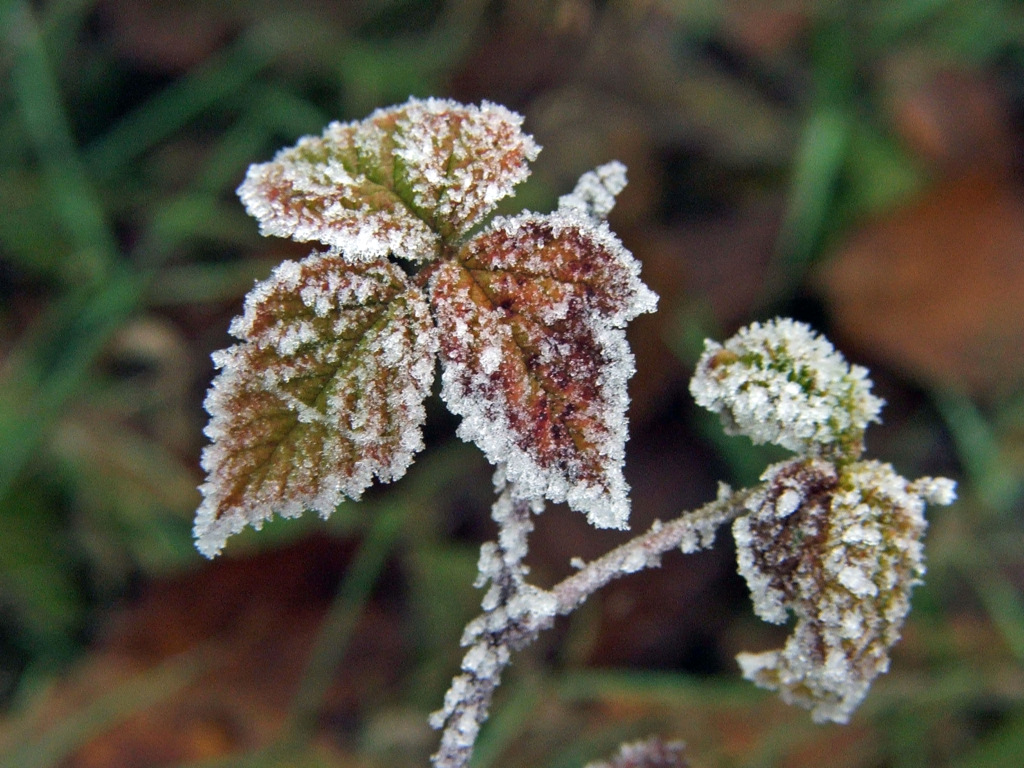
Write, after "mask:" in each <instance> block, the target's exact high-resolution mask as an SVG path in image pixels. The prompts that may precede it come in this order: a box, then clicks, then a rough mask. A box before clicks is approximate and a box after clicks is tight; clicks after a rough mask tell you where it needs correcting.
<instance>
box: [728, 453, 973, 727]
mask: <svg viewBox="0 0 1024 768" xmlns="http://www.w3.org/2000/svg"><path fill="white" fill-rule="evenodd" d="M762 479H763V480H764V486H763V488H762V489H761V490H760V491H759V492H757V493H755V494H754V495H753V496H752V497H751V498H750V499H748V500H747V503H746V507H747V509H748V511H749V514H747V515H745V516H744V517H740V518H738V519H737V520H736V521H735V523H734V524H733V535H734V538H735V540H736V548H737V559H738V563H739V571H740V573H741V574H742V575H743V577H744V578H745V579H746V581H747V585H748V586H749V588H750V593H751V598H752V600H753V603H754V610H755V612H756V613H757V614H758V615H759V616H760V617H761V618H762V619H764V620H765V621H770V622H773V623H776V624H781V623H784V622H785V621H787V619H788V618H789V614H792V615H793V616H795V618H796V625H795V627H794V629H793V632H792V634H791V635H790V637H789V638H788V639H787V641H786V644H785V647H783V648H782V649H779V650H775V651H768V652H764V653H756V654H754V653H743V654H740V655H739V656H738V657H737V660H738V661H739V663H740V666H741V668H742V670H743V675H744V677H746V678H748V679H750V680H752V681H753V682H755V683H757V684H758V685H760V686H762V687H765V688H770V689H773V690H778V691H779V692H780V694H781V696H782V698H783V700H784V701H786V702H787V703H795V704H799V705H801V706H804V707H807V708H808V709H810V710H811V714H812V717H813V718H814V720H815V721H818V722H823V721H828V720H831V721H834V722H839V723H845V722H847V720H849V717H850V714H851V713H852V712H853V710H854V709H855V708H856V707H857V705H858V704H860V702H861V700H862V699H863V698H864V696H865V695H866V694H867V691H868V688H869V686H870V685H871V681H872V680H873V679H874V678H875V677H877V676H878V675H879V674H881V673H883V672H885V671H886V670H887V669H888V667H889V649H890V648H891V647H892V646H893V644H895V643H896V641H897V640H898V639H899V636H900V628H901V627H902V625H903V621H904V619H905V618H906V615H907V613H908V611H909V610H910V592H911V589H912V588H913V587H914V586H915V585H916V584H919V583H920V579H921V577H922V576H923V575H924V570H925V568H924V555H923V544H922V537H923V536H924V531H925V527H926V523H925V519H924V508H925V503H926V502H929V503H934V504H949V503H951V502H952V501H953V498H954V492H953V484H952V482H951V481H949V480H945V479H933V478H922V479H920V480H918V481H916V482H914V483H910V482H908V481H907V480H906V479H905V478H903V477H902V476H900V475H898V474H897V473H896V472H895V471H894V470H893V468H892V467H891V466H890V465H888V464H882V463H880V462H877V461H857V462H853V463H850V464H846V465H844V466H843V467H842V468H841V469H839V470H837V469H836V467H835V466H833V465H832V464H830V463H828V462H825V461H822V460H820V459H814V458H810V459H797V460H794V461H790V462H787V463H783V464H778V465H775V466H773V467H770V468H769V469H768V470H767V471H766V472H765V474H764V476H763V477H762Z"/></svg>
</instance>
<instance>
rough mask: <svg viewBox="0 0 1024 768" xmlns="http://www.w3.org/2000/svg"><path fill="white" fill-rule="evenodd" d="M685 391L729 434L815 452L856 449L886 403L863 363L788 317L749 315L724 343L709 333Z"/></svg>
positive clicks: (850, 452) (845, 452)
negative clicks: (753, 318) (752, 318)
mask: <svg viewBox="0 0 1024 768" xmlns="http://www.w3.org/2000/svg"><path fill="white" fill-rule="evenodd" d="M690 393H691V394H692V395H693V397H694V399H695V400H696V401H697V404H698V405H701V406H703V407H704V408H707V409H709V410H711V411H714V412H715V413H718V414H719V415H720V417H721V419H722V424H723V426H724V428H725V431H726V432H727V433H728V434H738V435H746V436H747V437H749V438H750V439H751V440H753V441H754V442H755V443H775V444H777V445H780V446H782V447H784V448H788V449H789V450H791V451H794V452H796V453H800V454H812V455H822V454H829V455H838V456H849V457H856V456H858V455H860V453H861V450H862V448H863V436H864V430H865V428H866V427H867V425H868V424H869V423H870V422H872V421H878V413H879V411H880V410H881V408H882V405H883V404H884V403H883V401H882V400H881V399H879V398H877V397H875V396H874V395H872V394H871V382H870V380H869V379H868V378H867V370H866V369H864V368H862V367H860V366H856V365H854V366H851V365H849V364H848V363H847V362H846V360H845V359H844V358H843V356H842V355H841V354H840V353H839V352H837V351H836V350H835V349H834V348H833V347H832V345H831V344H830V343H829V342H828V340H827V339H825V338H824V337H822V336H819V335H817V334H816V333H814V331H812V330H811V329H810V327H808V326H807V325H805V324H803V323H798V322H796V321H794V320H790V319H788V318H785V319H776V320H770V321H768V322H767V323H764V324H761V323H753V324H752V325H749V326H747V327H746V328H743V329H741V330H740V331H739V332H738V333H737V334H736V335H735V336H733V337H732V338H731V339H729V340H728V341H727V342H726V343H725V345H724V346H723V345H721V344H718V343H717V342H714V341H711V340H708V341H706V342H705V346H704V354H703V355H702V356H701V358H700V360H699V361H698V363H697V370H696V373H694V376H693V379H692V380H691V382H690Z"/></svg>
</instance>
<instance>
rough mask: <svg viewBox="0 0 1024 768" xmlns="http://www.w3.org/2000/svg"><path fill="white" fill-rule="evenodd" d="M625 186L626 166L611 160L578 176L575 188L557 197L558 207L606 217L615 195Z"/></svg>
mask: <svg viewBox="0 0 1024 768" xmlns="http://www.w3.org/2000/svg"><path fill="white" fill-rule="evenodd" d="M625 188H626V166H624V165H623V164H622V163H620V162H619V161H617V160H613V161H612V162H610V163H605V164H604V165H601V166H598V167H597V168H595V169H594V170H592V171H587V172H586V173H584V174H583V175H582V176H580V180H579V181H578V182H576V187H575V189H573V191H572V192H570V193H569V194H568V195H562V196H561V197H560V198H558V208H559V210H563V211H577V212H579V213H583V214H585V215H587V216H590V217H592V218H595V219H606V218H608V214H609V213H611V210H612V208H614V207H615V198H616V196H618V194H619V193H620V192H621V191H622V190H623V189H625Z"/></svg>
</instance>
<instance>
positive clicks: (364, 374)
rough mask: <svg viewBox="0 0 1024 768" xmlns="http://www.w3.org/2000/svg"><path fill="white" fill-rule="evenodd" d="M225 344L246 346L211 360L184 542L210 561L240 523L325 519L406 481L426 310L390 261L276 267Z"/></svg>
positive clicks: (417, 443)
mask: <svg viewBox="0 0 1024 768" xmlns="http://www.w3.org/2000/svg"><path fill="white" fill-rule="evenodd" d="M231 332H232V334H234V335H235V336H236V337H237V338H239V339H241V340H242V342H243V343H242V344H237V345H235V346H233V347H231V348H229V349H226V350H223V351H221V352H218V353H216V354H215V355H214V362H215V364H216V365H217V367H218V368H220V374H219V375H218V376H217V378H216V379H215V380H214V382H213V386H212V387H211V389H210V392H209V394H208V395H207V399H206V409H207V411H208V412H209V413H210V417H211V419H210V423H209V425H208V426H207V428H206V434H207V436H208V437H209V438H210V439H211V440H212V444H211V445H209V446H207V447H206V449H205V450H204V452H203V459H202V465H203V469H205V470H206V472H207V474H208V477H207V481H206V482H205V483H204V484H203V485H202V486H201V488H200V490H201V491H202V493H203V496H204V499H203V502H202V505H201V506H200V508H199V511H198V513H197V515H196V522H195V535H196V539H197V542H198V544H197V546H198V547H199V549H200V551H202V552H203V553H204V554H206V555H208V556H213V555H215V554H217V553H218V552H219V551H220V549H221V547H223V545H224V541H225V540H226V539H227V537H228V536H230V535H231V534H233V533H236V532H238V531H239V530H241V529H242V528H243V527H244V526H245V525H246V524H251V525H254V526H256V527H259V526H260V525H261V524H262V522H263V521H264V520H266V519H267V518H269V517H270V516H271V515H272V514H273V513H275V512H276V513H278V514H281V515H284V516H296V515H299V514H300V513H301V512H302V511H303V510H304V509H313V510H315V511H317V512H319V513H320V514H322V515H327V514H329V513H330V512H331V511H332V510H333V509H334V508H335V507H336V506H337V505H338V504H339V503H340V502H341V501H342V500H343V499H344V498H345V497H346V496H347V497H351V498H358V497H359V495H360V494H361V493H362V492H363V490H365V489H366V488H367V487H368V486H369V485H370V483H371V482H372V481H373V478H374V477H375V476H376V477H378V478H380V479H381V480H384V481H389V480H393V479H395V478H397V477H400V476H401V475H402V474H404V473H405V470H406V469H407V468H408V466H409V464H410V463H411V462H412V457H413V454H414V453H415V452H416V451H418V450H419V449H420V448H421V447H422V436H421V431H420V427H421V424H422V423H423V419H424V416H425V412H424V408H423V399H424V397H425V396H426V395H427V394H428V392H429V390H430V385H431V383H432V381H433V373H434V362H433V360H434V354H435V353H436V342H435V337H434V329H433V324H432V323H431V321H430V315H429V309H428V306H427V301H426V298H425V297H424V296H423V294H422V292H421V291H420V290H419V289H418V288H416V287H415V286H413V285H412V284H411V283H410V281H409V279H408V278H407V277H406V276H405V274H404V273H403V272H402V271H401V270H400V269H398V268H397V267H396V266H395V265H393V264H390V263H388V262H373V263H366V264H356V265H353V264H348V263H346V262H345V261H344V260H343V259H342V257H341V255H340V254H338V253H336V252H333V251H331V252H327V253H314V254H313V255H311V256H309V257H308V258H306V259H305V260H303V261H302V262H293V261H286V262H284V263H283V264H281V265H280V266H279V267H278V268H277V269H276V270H275V271H274V273H273V275H272V276H271V277H270V278H269V279H268V280H266V281H264V282H262V283H259V284H257V286H256V287H255V288H254V289H253V291H252V292H251V293H250V294H249V296H248V297H247V299H246V306H245V313H244V315H242V316H241V317H239V318H236V319H235V321H234V322H233V323H232V326H231Z"/></svg>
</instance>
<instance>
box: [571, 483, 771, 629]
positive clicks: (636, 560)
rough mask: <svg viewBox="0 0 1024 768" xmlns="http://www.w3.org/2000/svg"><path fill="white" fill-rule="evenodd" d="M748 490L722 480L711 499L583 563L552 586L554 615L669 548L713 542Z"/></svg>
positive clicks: (741, 509)
mask: <svg viewBox="0 0 1024 768" xmlns="http://www.w3.org/2000/svg"><path fill="white" fill-rule="evenodd" d="M752 493H753V489H749V488H748V489H743V490H740V491H733V490H732V489H731V488H730V487H729V486H727V485H725V484H722V485H720V486H719V489H718V498H716V499H715V500H714V501H712V502H710V503H708V504H705V505H704V506H703V507H699V508H698V509H695V510H692V511H690V512H684V513H683V514H682V515H680V516H679V517H677V518H675V519H674V520H671V521H669V522H667V523H663V522H661V521H660V520H656V521H655V522H654V524H653V525H652V526H651V528H650V530H648V531H647V533H644V534H641V535H640V536H637V537H635V538H633V539H630V540H629V541H627V542H626V543H625V544H623V545H621V546H619V547H616V548H615V549H613V550H612V551H611V552H608V553H607V554H605V555H603V556H601V557H599V558H598V559H597V560H594V561H592V562H590V563H587V564H585V565H583V566H582V567H580V570H579V571H578V572H577V573H574V574H573V575H572V576H569V577H568V578H566V579H564V580H562V581H561V582H559V583H558V584H556V585H555V586H554V587H552V589H551V593H552V594H553V595H554V598H555V601H556V609H555V610H556V612H557V615H559V616H567V615H568V614H570V613H572V612H573V611H574V610H576V608H578V607H579V606H580V605H581V604H582V603H583V602H584V601H585V600H586V599H587V598H588V597H590V595H592V594H593V593H594V592H596V591H597V590H599V589H600V588H601V587H603V586H604V585H605V584H607V583H609V582H610V581H612V580H613V579H617V578H618V577H619V576H624V575H626V574H628V573H635V572H637V571H640V570H643V569H644V568H651V567H655V566H658V565H660V564H661V556H662V555H663V554H665V553H666V552H668V551H669V550H672V549H676V548H679V549H682V551H683V552H685V553H687V554H689V553H691V552H696V551H698V550H701V549H707V548H708V547H710V546H711V545H712V544H713V543H714V541H715V532H716V530H717V529H718V527H719V526H721V525H722V524H723V523H727V522H730V521H732V520H734V519H736V518H737V517H739V516H740V515H742V514H744V513H746V512H747V510H746V508H745V506H744V505H745V503H746V500H747V498H748V497H749V496H750V495H751V494H752Z"/></svg>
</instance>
